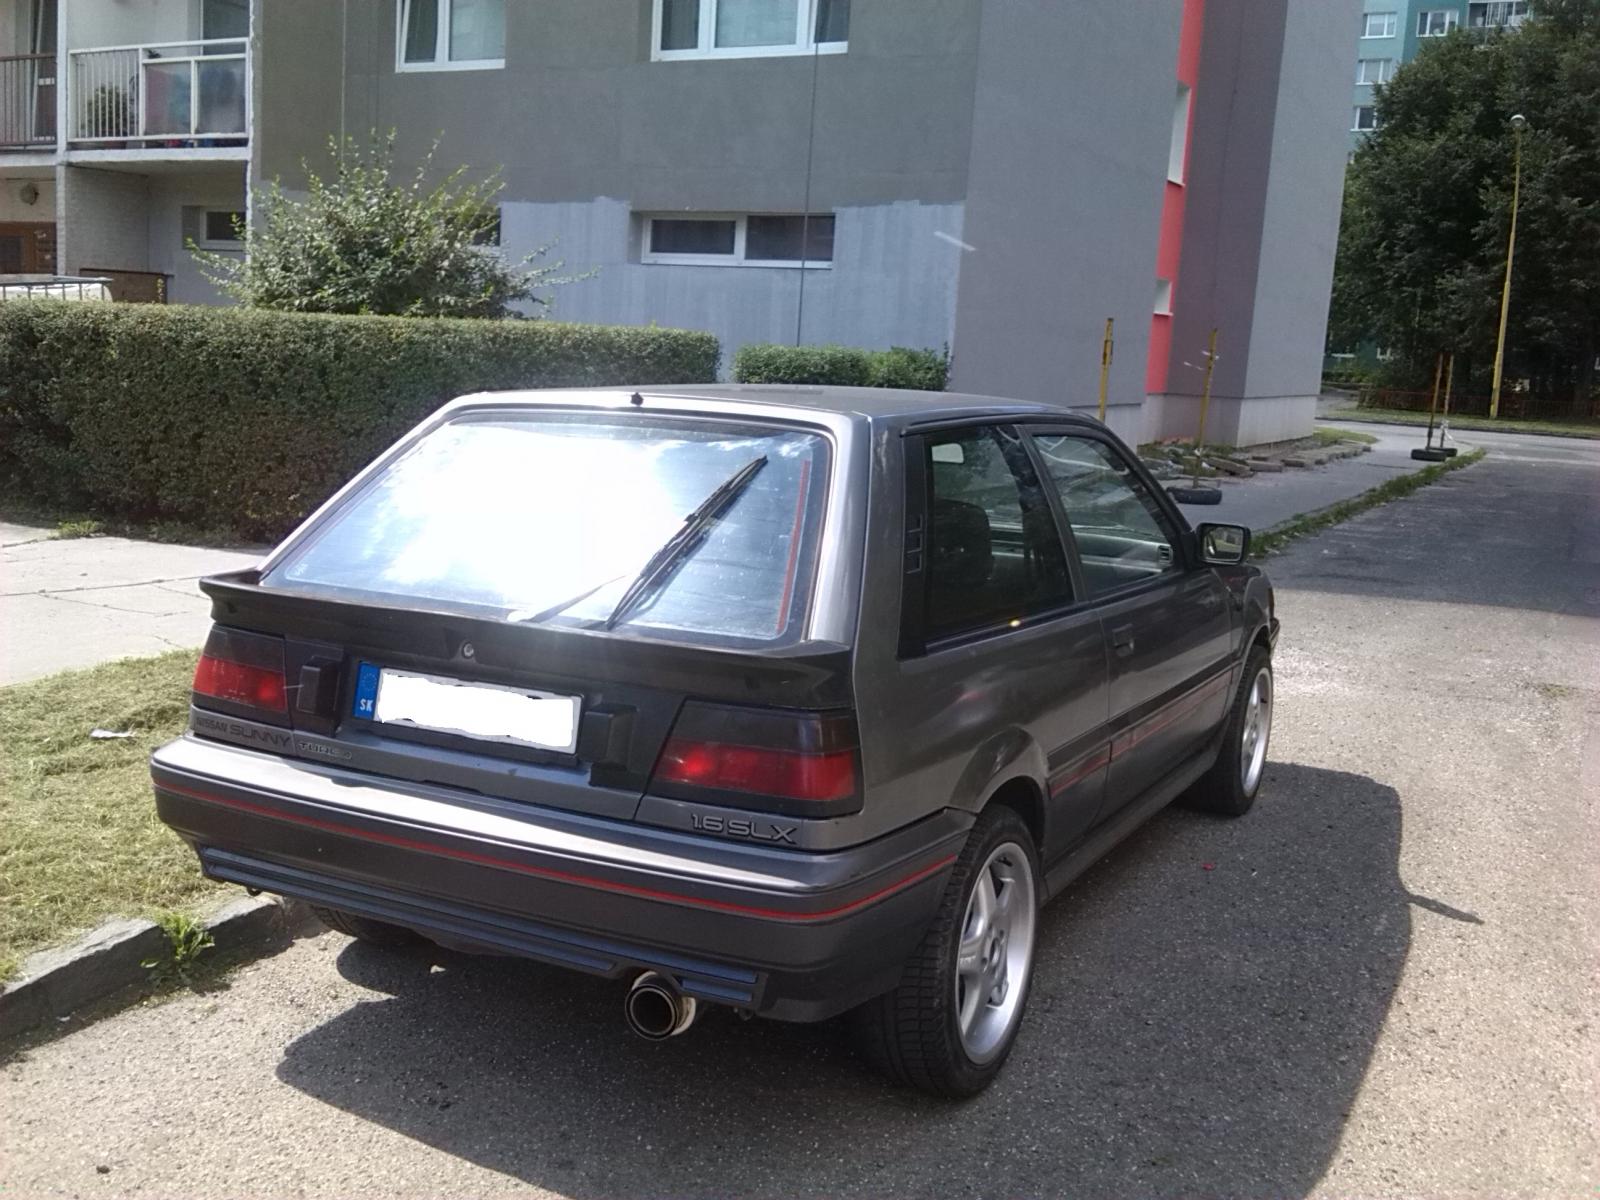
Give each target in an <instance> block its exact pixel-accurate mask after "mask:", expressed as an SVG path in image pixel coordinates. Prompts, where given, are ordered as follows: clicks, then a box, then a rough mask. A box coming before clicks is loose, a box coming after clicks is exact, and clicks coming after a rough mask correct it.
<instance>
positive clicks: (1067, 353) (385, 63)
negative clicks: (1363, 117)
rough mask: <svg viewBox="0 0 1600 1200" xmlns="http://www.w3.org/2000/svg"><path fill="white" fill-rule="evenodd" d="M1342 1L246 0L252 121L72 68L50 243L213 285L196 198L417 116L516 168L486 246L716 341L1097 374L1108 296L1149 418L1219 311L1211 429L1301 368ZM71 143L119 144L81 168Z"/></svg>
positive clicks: (1263, 420)
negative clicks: (943, 351)
mask: <svg viewBox="0 0 1600 1200" xmlns="http://www.w3.org/2000/svg"><path fill="white" fill-rule="evenodd" d="M27 2H28V0H0V9H4V8H5V7H6V6H13V7H22V6H25V5H26V4H27ZM36 2H41V3H58V4H60V5H61V6H62V8H63V10H65V9H67V8H71V7H73V6H78V7H79V8H81V9H82V10H83V11H82V12H80V13H77V14H74V16H73V17H71V18H69V19H68V27H69V28H71V29H72V30H74V31H75V32H74V33H73V35H72V36H73V38H74V42H73V45H74V46H85V45H98V44H101V43H99V42H97V41H96V39H95V38H94V37H93V36H92V34H86V33H85V32H84V27H85V24H86V23H88V24H93V22H94V21H95V20H96V19H99V18H97V17H96V16H95V12H96V11H99V10H96V9H95V7H94V6H96V5H99V6H107V5H114V6H115V7H116V8H117V9H118V11H119V12H121V10H124V9H126V8H127V7H128V6H130V5H132V6H135V7H137V6H140V5H142V6H145V7H146V8H148V9H149V10H150V11H151V12H152V13H153V12H155V11H156V10H158V9H160V8H161V6H162V5H169V6H171V5H178V6H182V7H184V8H185V9H189V10H192V9H193V8H194V2H193V0H36ZM1360 4H1361V0H1124V2H1123V3H1120V4H1116V5H1109V6H1104V5H1103V6H1087V5H1075V4H1061V3H1059V2H1058V0H1004V2H1001V0H858V2H857V3H856V4H855V5H853V6H852V5H850V4H848V3H846V2H843V0H540V2H539V3H531V2H528V0H254V2H253V4H252V5H251V11H250V16H249V22H250V27H249V57H248V80H247V86H248V98H247V102H246V113H245V129H244V130H243V137H241V138H236V139H228V138H215V137H213V138H206V137H195V138H189V139H182V138H180V139H169V141H170V142H172V143H174V144H162V145H153V144H150V142H148V141H144V142H140V143H138V144H137V145H133V144H128V145H125V146H123V147H120V148H117V149H104V148H101V149H94V148H91V144H90V143H86V142H83V141H81V140H78V141H75V140H74V138H73V137H72V136H71V134H72V133H74V132H81V130H78V129H76V128H75V127H71V126H73V122H74V120H75V119H77V114H79V113H81V111H82V106H83V105H84V104H85V103H86V102H85V101H84V100H83V99H82V98H79V99H77V100H74V99H72V98H70V97H67V98H64V99H63V100H62V101H61V106H60V107H61V114H62V122H63V124H64V125H65V126H69V127H71V128H66V129H64V130H63V131H61V133H60V134H59V135H58V137H57V139H56V140H57V144H56V146H55V147H53V153H54V157H53V158H52V159H51V161H50V162H49V163H48V164H46V165H48V167H49V169H50V170H51V171H52V172H53V176H54V179H53V181H54V182H55V183H56V184H57V188H56V191H57V196H56V209H57V212H58V216H59V219H60V221H59V227H58V229H57V230H56V241H57V245H58V247H60V251H61V253H62V254H64V255H65V256H66V257H65V258H64V259H63V260H62V261H61V263H60V264H59V266H60V268H61V269H62V270H78V269H80V268H82V267H87V266H96V267H118V266H124V267H126V268H128V269H137V267H136V263H137V264H142V266H143V268H144V269H147V270H152V269H155V270H161V271H164V272H166V273H167V274H168V276H169V284H168V290H169V293H170V295H171V296H172V297H173V298H174V299H178V298H191V299H201V300H204V299H207V298H208V297H207V295H206V288H205V285H204V283H203V281H199V280H197V279H196V278H195V272H194V270H193V267H192V264H189V263H187V262H186V261H185V254H184V252H183V249H182V248H183V246H184V244H185V241H186V236H185V233H186V231H187V232H188V233H192V232H193V231H194V230H196V229H199V230H201V232H204V231H205V228H206V225H207V222H208V221H209V222H210V223H211V225H212V226H216V225H217V218H216V217H215V216H213V215H211V214H213V213H214V212H217V211H225V209H218V208H215V207H214V206H217V205H222V206H230V205H237V206H240V207H241V208H242V207H243V206H245V204H246V201H245V199H244V197H245V196H246V194H247V193H248V191H249V190H250V189H251V188H252V187H254V186H258V185H259V184H260V183H261V182H262V181H265V180H268V179H277V180H280V181H281V183H282V184H283V186H284V187H285V188H286V189H289V190H291V191H292V190H294V189H295V188H296V187H297V186H299V185H300V184H301V183H302V182H303V167H302V163H303V162H304V161H307V160H309V161H312V162H315V161H316V160H318V159H323V160H324V161H325V160H326V153H327V144H328V139H329V138H330V137H338V136H341V135H348V136H354V137H361V138H364V137H366V136H367V135H368V134H369V133H370V132H371V131H374V130H381V131H387V130H390V129H393V130H395V131H396V133H397V137H398V142H397V150H398V153H399V155H400V158H401V160H402V162H406V161H411V160H415V159H417V158H420V156H421V155H422V154H423V153H424V152H425V151H426V149H427V148H428V147H429V146H430V145H431V144H433V143H434V142H435V141H436V140H437V141H438V144H439V150H438V154H437V158H436V163H437V165H439V166H441V167H453V166H455V165H457V164H466V165H467V166H468V167H470V168H471V169H472V170H474V171H488V170H491V169H499V170H500V171H501V173H502V177H503V179H504V181H505V185H506V186H505V188H504V190H503V192H502V193H501V196H500V202H501V244H502V249H503V251H504V252H505V253H506V254H508V255H510V256H521V255H523V254H526V253H529V252H531V251H533V250H534V249H536V248H538V247H540V246H546V245H548V246H550V247H551V250H550V253H549V257H550V258H551V259H553V260H554V259H559V260H560V261H562V262H563V263H564V264H565V267H566V268H567V270H568V271H569V272H571V273H574V274H577V273H586V275H587V277H586V278H584V279H582V280H581V281H580V282H576V283H572V284H569V285H566V286H563V287H561V288H560V289H558V290H557V292H556V293H555V315H556V316H557V317H559V318H562V319H569V320H577V321H603V322H620V323H629V324H643V323H649V322H652V321H654V322H657V323H659V324H662V325H677V326H687V327H693V328H701V329H707V330H710V331H711V332H713V333H715V334H716V335H717V336H718V337H719V338H720V339H721V340H722V342H723V345H724V348H725V352H726V355H727V357H728V359H730V360H731V356H732V354H733V352H734V351H735V350H736V349H737V348H738V347H739V346H740V345H742V344H745V343H748V342H756V341H776V342H796V341H799V342H804V343H825V342H839V343H844V344H850V345H858V346H866V347H887V346H890V345H904V346H913V347H933V348H938V347H941V346H948V347H949V348H950V350H951V353H952V360H953V380H952V383H953V386H956V387H960V388H961V389H963V390H967V391H976V392H988V393H993V394H999V395H1007V396H1015V397H1019V398H1024V399H1049V400H1054V401H1057V402H1061V401H1065V402H1067V403H1069V404H1072V405H1074V406H1080V407H1093V406H1094V405H1095V403H1096V392H1097V387H1098V382H1099V374H1100V361H1101V342H1102V335H1103V331H1104V328H1105V322H1106V319H1107V318H1108V317H1109V318H1113V319H1114V320H1115V328H1116V350H1115V356H1114V360H1113V363H1112V367H1111V373H1110V380H1109V388H1108V394H1109V408H1108V420H1109V421H1110V422H1111V424H1112V425H1113V426H1114V427H1115V428H1117V429H1118V430H1119V432H1121V433H1123V434H1124V435H1125V436H1128V437H1132V438H1136V439H1140V440H1143V439H1147V438H1152V437H1160V436H1172V435H1181V434H1186V433H1191V432H1192V430H1193V424H1194V418H1195V415H1196V409H1197V407H1198V406H1197V403H1196V397H1197V395H1198V387H1199V373H1198V372H1197V371H1195V370H1193V369H1192V367H1191V365H1190V364H1194V363H1198V362H1200V361H1201V356H1202V355H1203V352H1204V347H1205V342H1206V337H1207V335H1208V334H1209V331H1210V329H1211V327H1212V326H1213V325H1215V326H1216V327H1218V328H1219V331H1220V332H1219V339H1220V353H1219V359H1218V373H1217V378H1216V385H1215V396H1216V399H1215V407H1214V409H1213V411H1214V413H1215V414H1216V417H1215V420H1214V421H1213V423H1212V424H1211V427H1210V429H1209V430H1208V437H1210V438H1211V439H1213V440H1218V441H1232V442H1237V443H1241V444H1243V443H1252V442H1260V441H1264V440H1271V439H1274V438H1277V437H1284V436H1292V435H1294V434H1298V433H1302V432H1305V431H1306V430H1307V429H1308V428H1309V425H1310V419H1311V414H1312V412H1313V411H1314V397H1315V395H1316V393H1317V391H1318V388H1319V383H1320V367H1321V357H1322V340H1323V329H1324V326H1325V323H1326V312H1327V294H1328V285H1329V281H1330V279H1331V274H1332V264H1333V246H1334V241H1335V236H1336V232H1337V221H1338V205H1339V188H1340V183H1339V177H1340V170H1341V166H1342V163H1343V157H1344V153H1345V149H1346V143H1345V138H1346V136H1347V134H1346V132H1345V131H1346V129H1347V125H1346V124H1345V123H1344V122H1345V121H1346V118H1347V109H1346V103H1347V92H1346V91H1345V89H1346V88H1347V87H1348V70H1349V62H1348V51H1347V49H1345V47H1346V46H1347V45H1348V43H1347V42H1346V41H1345V40H1344V39H1345V38H1346V37H1347V36H1348V33H1347V31H1348V30H1349V29H1350V28H1351V26H1352V24H1353V23H1354V22H1355V21H1356V19H1357V17H1358V15H1359V13H1360ZM202 7H205V4H204V3H202ZM123 15H124V16H126V15H127V14H126V13H123ZM204 16H205V14H204V13H202V18H204ZM219 19H220V18H219ZM18 20H19V21H20V18H18ZM200 23H203V21H201V22H200ZM4 27H5V26H4V22H3V20H0V30H3V29H4ZM205 32H206V30H205V29H203V28H199V27H198V25H197V23H196V21H195V20H193V19H191V24H190V27H189V32H187V33H184V34H180V35H178V36H188V37H199V36H201V35H203V34H204V33H205ZM86 37H87V38H88V40H87V41H85V38H86ZM152 40H153V39H152ZM106 44H109V43H106ZM0 49H4V47H0ZM154 53H156V54H157V55H160V54H161V53H162V51H159V50H158V51H154ZM203 53H204V52H203V50H202V51H199V52H196V54H195V57H197V58H199V57H202V55H203ZM157 61H159V60H157ZM140 69H141V70H143V71H144V72H145V73H146V74H147V75H148V74H149V71H150V68H149V67H147V66H142V67H141V68H140ZM156 69H157V70H162V69H164V68H160V67H157V68H156ZM206 69H208V65H207V64H206V63H204V62H202V63H201V64H200V66H199V67H198V68H196V70H197V71H204V70H206ZM211 69H214V67H213V68H211ZM195 79H196V83H197V90H198V92H199V93H201V94H204V93H205V91H206V88H205V85H204V83H203V82H201V81H200V80H199V77H198V75H196V76H195ZM69 87H70V83H69ZM212 90H215V89H212ZM149 91H150V88H149V87H148V86H147V87H146V92H145V94H146V95H148V93H149ZM75 105H76V106H77V107H74V106H75ZM80 124H81V121H80ZM197 132H199V133H208V132H213V131H210V130H205V129H200V130H198V131H197ZM3 142H6V137H5V135H4V131H3V130H0V143H3ZM206 152H209V155H208V156H207V157H205V158H202V155H205V153H206ZM223 155H226V156H227V157H226V158H222V157H221V156H223ZM34 157H35V158H37V157H38V153H37V151H35V152H34ZM46 157H48V155H47V156H46ZM86 157H93V158H95V159H97V160H98V161H93V162H90V161H86ZM113 158H114V159H115V161H114V162H108V161H106V160H108V159H113ZM219 160H220V163H221V164H225V165H219ZM11 161H20V157H19V156H18V152H17V151H15V150H14V149H13V150H12V151H0V191H3V190H4V187H3V184H4V180H5V177H6V172H7V165H8V162H11ZM33 169H35V170H38V169H39V165H37V164H35V165H34V166H33ZM88 169H96V170H99V171H101V172H102V173H105V172H106V171H107V170H108V169H109V170H112V171H115V172H117V173H120V174H122V175H127V176H129V177H130V179H118V180H114V181H111V182H109V183H107V182H106V181H105V180H103V179H96V180H94V181H92V182H85V180H86V179H87V177H86V176H85V177H84V178H72V177H70V174H69V173H72V172H83V171H85V170H88ZM133 180H137V181H138V182H133ZM140 205H142V206H143V209H142V210H141V212H142V218H136V219H133V220H129V219H128V218H127V217H126V216H125V215H124V216H118V214H126V213H127V212H129V211H130V210H132V209H138V208H139V206H140ZM119 223H120V224H119ZM130 224H131V225H134V226H137V227H138V228H139V229H142V231H143V232H142V234H137V236H135V235H130V234H129V233H128V231H127V230H126V229H124V230H123V232H122V233H120V234H116V235H115V236H114V237H113V236H111V235H108V234H107V233H105V232H104V231H105V230H106V229H110V228H114V227H116V228H120V227H121V226H126V225H130ZM212 231H213V232H216V231H217V230H216V229H215V228H213V229H212ZM135 233H137V231H135ZM118 239H120V241H118ZM85 246H88V247H91V248H92V249H93V251H94V255H93V257H95V258H96V259H97V260H99V259H105V258H107V257H108V256H110V257H117V256H118V255H120V258H119V259H118V262H109V261H108V262H101V261H96V262H94V263H90V262H88V261H87V260H86V259H85V257H84V255H85V254H86V253H87V251H84V250H82V247H85Z"/></svg>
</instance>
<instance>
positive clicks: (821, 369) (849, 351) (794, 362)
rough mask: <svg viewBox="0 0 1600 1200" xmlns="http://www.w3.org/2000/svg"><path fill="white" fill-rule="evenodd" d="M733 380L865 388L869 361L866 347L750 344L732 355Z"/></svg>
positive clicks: (738, 381)
mask: <svg viewBox="0 0 1600 1200" xmlns="http://www.w3.org/2000/svg"><path fill="white" fill-rule="evenodd" d="M733 378H734V381H735V382H736V383H826V384H833V385H834V386H836V387H866V386H867V384H868V383H869V382H870V381H871V379H872V363H871V360H870V358H869V356H868V353H867V351H865V350H856V349H853V348H852V347H849V346H778V345H771V344H766V343H753V344H751V345H748V346H741V347H739V352H738V353H737V354H735V355H734V357H733Z"/></svg>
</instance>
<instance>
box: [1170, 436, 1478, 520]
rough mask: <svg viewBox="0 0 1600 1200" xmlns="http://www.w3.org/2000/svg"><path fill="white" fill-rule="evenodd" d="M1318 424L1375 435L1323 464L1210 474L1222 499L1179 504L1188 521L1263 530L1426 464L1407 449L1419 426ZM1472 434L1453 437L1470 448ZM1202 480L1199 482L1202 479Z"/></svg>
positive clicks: (1416, 441)
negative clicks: (1242, 475)
mask: <svg viewBox="0 0 1600 1200" xmlns="http://www.w3.org/2000/svg"><path fill="white" fill-rule="evenodd" d="M1320 424H1323V425H1326V426H1327V427H1328V428H1330V429H1349V430H1354V431H1357V432H1360V433H1366V434H1370V435H1371V436H1373V437H1375V438H1377V439H1378V440H1377V442H1376V443H1374V444H1373V447H1372V449H1371V451H1370V452H1369V453H1366V454H1359V455H1357V456H1356V457H1354V458H1345V459H1340V460H1339V461H1337V462H1331V463H1328V464H1327V465H1326V466H1321V467H1305V468H1295V467H1289V468H1287V469H1285V470H1284V471H1282V472H1281V473H1279V474H1274V475H1256V476H1254V477H1253V478H1251V479H1229V478H1223V479H1220V480H1212V481H1210V483H1212V484H1215V486H1216V487H1217V488H1218V490H1219V491H1221V492H1222V503H1221V504H1216V505H1199V504H1184V505H1180V506H1179V507H1181V508H1182V509H1183V513H1184V516H1186V517H1188V518H1189V523H1190V524H1191V525H1199V524H1201V523H1202V522H1205V521H1212V522H1223V523H1228V524H1234V525H1248V526H1249V527H1250V528H1251V529H1254V530H1257V531H1261V532H1264V531H1266V530H1268V529H1271V528H1272V527H1273V526H1275V525H1281V524H1283V523H1284V522H1285V521H1290V520H1293V519H1294V518H1295V517H1298V516H1300V515H1302V514H1303V513H1311V512H1316V511H1317V510H1318V509H1323V508H1327V507H1328V506H1329V505H1332V504H1337V503H1339V502H1340V501H1341V500H1349V499H1351V498H1352V497H1354V496H1359V495H1360V494H1361V493H1362V492H1364V491H1367V490H1368V489H1369V488H1375V487H1377V486H1378V485H1379V484H1382V483H1384V482H1386V481H1387V480H1390V479H1394V478H1396V477H1398V476H1400V475H1409V474H1410V473H1412V472H1413V471H1420V470H1422V469H1423V468H1424V467H1427V466H1429V465H1430V464H1428V463H1425V462H1417V461H1415V460H1414V459H1413V458H1412V457H1411V452H1412V451H1413V450H1415V449H1417V448H1418V447H1420V446H1421V445H1422V439H1423V431H1422V430H1420V429H1410V428H1396V429H1389V428H1383V427H1380V426H1375V425H1347V424H1342V423H1340V422H1337V421H1324V422H1320ZM1473 436H1474V435H1472V434H1466V433H1464V434H1462V436H1461V437H1460V438H1456V439H1455V444H1456V445H1457V446H1459V447H1460V448H1461V451H1462V453H1466V452H1467V451H1468V450H1470V449H1472V447H1473V445H1474V443H1473V441H1472V438H1473ZM1170 482H1173V483H1176V482H1179V481H1176V480H1173V481H1170ZM1201 482H1202V483H1203V484H1204V483H1206V482H1207V481H1204V480H1202V481H1201Z"/></svg>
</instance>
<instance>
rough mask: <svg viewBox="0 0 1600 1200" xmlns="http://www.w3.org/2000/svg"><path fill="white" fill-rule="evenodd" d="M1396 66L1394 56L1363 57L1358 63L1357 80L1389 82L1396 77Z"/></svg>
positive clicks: (1359, 81) (1360, 82)
mask: <svg viewBox="0 0 1600 1200" xmlns="http://www.w3.org/2000/svg"><path fill="white" fill-rule="evenodd" d="M1394 67H1395V62H1394V59H1392V58H1363V59H1361V60H1360V61H1358V62H1357V63H1356V82H1357V83H1358V84H1362V83H1388V82H1389V80H1391V79H1393V78H1394Z"/></svg>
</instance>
